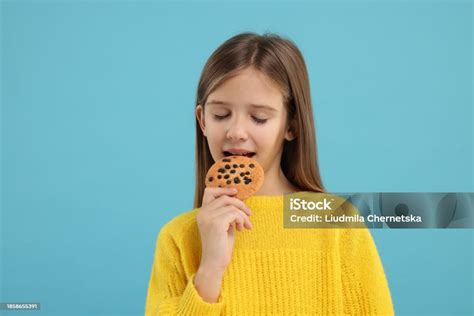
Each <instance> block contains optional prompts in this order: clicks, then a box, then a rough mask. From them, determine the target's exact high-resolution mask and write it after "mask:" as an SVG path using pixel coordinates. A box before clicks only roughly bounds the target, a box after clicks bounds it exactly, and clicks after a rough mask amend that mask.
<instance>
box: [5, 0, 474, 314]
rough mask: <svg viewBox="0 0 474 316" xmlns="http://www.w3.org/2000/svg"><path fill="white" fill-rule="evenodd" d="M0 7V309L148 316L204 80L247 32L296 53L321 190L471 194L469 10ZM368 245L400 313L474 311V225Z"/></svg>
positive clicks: (186, 202) (396, 5)
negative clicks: (161, 241)
mask: <svg viewBox="0 0 474 316" xmlns="http://www.w3.org/2000/svg"><path fill="white" fill-rule="evenodd" d="M1 10H2V12H1V23H2V24H1V26H2V43H1V44H2V48H1V53H2V63H1V74H2V78H1V79H2V85H1V88H2V91H1V92H2V98H1V101H2V113H1V114H2V129H1V133H2V146H1V151H2V152H1V158H2V165H1V167H2V174H1V179H2V182H1V186H2V190H1V193H2V204H1V206H2V210H1V238H2V240H1V250H2V252H1V270H0V271H1V277H2V279H1V291H2V293H1V294H2V295H1V298H0V301H1V302H39V303H41V304H42V309H41V311H40V312H29V314H28V315H30V314H31V313H34V314H35V315H37V314H38V315H52V314H54V313H57V314H58V315H67V314H73V313H77V314H82V315H105V314H110V315H141V314H143V310H144V305H145V297H146V290H147V286H148V280H149V276H150V271H151V265H152V261H153V254H154V248H155V242H156V237H157V234H158V231H159V229H160V227H161V226H162V225H163V224H164V223H165V222H167V221H168V220H170V219H171V218H173V217H174V216H176V215H177V214H179V213H182V212H184V211H187V210H189V209H190V208H191V207H192V199H193V188H194V179H193V176H194V116H193V115H194V114H193V106H194V104H193V103H194V98H195V91H196V86H197V81H198V77H199V74H200V72H201V70H202V67H203V65H204V63H205V61H206V59H207V58H208V56H209V55H210V54H211V53H212V51H213V50H214V49H215V48H216V47H217V46H218V45H219V44H221V43H222V42H223V41H224V40H225V39H227V38H229V37H230V36H232V35H234V34H236V33H238V32H241V31H249V30H250V31H257V32H263V31H272V32H276V33H280V34H282V35H284V36H288V37H290V38H291V39H292V40H294V41H295V42H296V43H297V45H298V46H299V47H300V49H301V50H302V52H303V54H304V56H305V58H306V62H307V66H308V70H309V74H310V79H311V88H312V96H313V101H314V102H313V103H314V110H315V121H316V128H317V140H318V151H319V159H320V166H321V172H322V175H323V180H324V182H325V185H326V187H327V189H328V190H329V191H332V192H358V191H359V192H371V191H375V192H379V191H393V192H416V191H423V192H435V191H438V192H442V191H474V187H473V177H474V175H473V131H472V123H473V113H472V106H473V103H472V70H473V68H472V43H473V38H472V15H473V8H472V2H470V1H466V2H459V1H446V2H439V1H438V2H434V1H422V2H420V1H416V2H413V1H411V2H384V3H381V4H380V3H379V4H377V3H375V2H333V3H330V2H318V3H312V4H310V3H298V4H285V3H275V2H272V3H269V2H265V3H260V4H250V3H217V2H215V3H207V4H204V3H191V2H181V3H175V4H173V3H151V2H141V3H132V2H112V1H111V2H106V1H100V2H95V3H94V2H92V1H90V2H85V1H83V2H79V1H77V2H72V3H71V2H69V3H68V2H61V1H56V2H39V3H38V2H33V1H31V2H25V1H23V2H17V1H3V2H2V5H1ZM373 236H374V239H375V241H376V243H377V246H378V249H379V252H380V256H381V258H382V261H383V263H384V267H385V272H386V274H387V277H388V280H389V284H390V288H391V291H392V296H393V300H394V304H395V310H396V312H397V314H398V315H409V314H418V315H420V314H426V315H435V314H438V315H448V314H449V315H456V314H457V315H467V314H473V313H474V306H473V303H472V297H473V295H474V290H473V286H474V285H473V284H474V277H473V254H472V253H473V251H472V250H473V245H474V234H473V230H458V231H456V230H444V231H443V230H411V231H408V230H399V231H397V230H378V231H373ZM13 313H15V315H17V314H18V315H20V314H23V313H21V312H11V314H13Z"/></svg>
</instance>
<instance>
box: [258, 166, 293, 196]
mask: <svg viewBox="0 0 474 316" xmlns="http://www.w3.org/2000/svg"><path fill="white" fill-rule="evenodd" d="M298 191H300V190H299V189H298V188H297V187H295V186H294V185H293V184H292V183H291V182H290V181H288V179H287V178H286V177H285V174H284V173H283V171H282V170H281V168H279V169H278V171H277V172H271V173H265V181H264V182H263V185H262V187H261V188H260V190H258V192H257V193H256V195H283V194H285V193H292V192H298Z"/></svg>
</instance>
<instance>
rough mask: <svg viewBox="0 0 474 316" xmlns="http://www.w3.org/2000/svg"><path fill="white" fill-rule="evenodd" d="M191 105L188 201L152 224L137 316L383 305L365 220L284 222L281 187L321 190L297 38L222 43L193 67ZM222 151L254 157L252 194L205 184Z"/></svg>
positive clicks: (359, 310)
mask: <svg viewBox="0 0 474 316" xmlns="http://www.w3.org/2000/svg"><path fill="white" fill-rule="evenodd" d="M195 113H196V136H197V137H196V163H197V166H196V192H195V199H194V207H195V208H194V209H193V210H191V211H189V212H186V213H184V214H181V215H179V216H177V217H176V218H174V219H173V220H171V221H170V222H168V223H167V224H165V225H164V226H163V227H162V228H161V230H160V233H159V235H158V239H157V245H156V252H155V259H154V263H153V267H152V272H151V277H150V282H149V287H148V294H147V300H146V308H145V309H146V310H145V314H146V315H176V314H179V315H270V314H273V315H275V314H276V315H290V314H307V315H313V314H332V315H342V314H351V315H353V314H358V315H361V314H363V315H368V314H373V315H375V314H378V315H391V314H393V307H392V300H391V296H390V291H389V288H388V284H387V281H386V278H385V273H384V270H383V267H382V265H381V261H380V258H379V256H378V253H377V249H376V247H375V244H374V242H373V240H372V238H371V235H370V233H369V231H368V230H367V229H284V228H283V214H282V213H283V195H284V194H288V193H294V192H300V191H308V192H324V187H323V184H322V181H321V176H320V173H319V168H318V163H317V154H316V140H315V129H314V123H313V112H312V108H311V98H310V88H309V80H308V74H307V70H306V65H305V62H304V60H303V56H302V55H301V53H300V51H299V50H298V48H297V47H296V46H295V44H293V43H292V42H291V41H289V40H287V39H284V38H281V37H280V36H277V35H273V34H264V35H258V34H254V33H243V34H239V35H237V36H234V37H232V38H230V39H229V40H227V41H226V42H224V43H223V44H222V45H221V46H220V47H219V48H218V49H217V50H216V51H215V52H214V53H213V54H212V55H211V57H210V58H209V60H208V61H207V63H206V65H205V67H204V69H203V72H202V74H201V78H200V80H199V86H198V90H197V98H196V106H195ZM226 155H246V156H251V157H252V158H253V159H255V160H257V161H258V162H259V163H260V164H261V165H262V167H263V169H264V171H265V181H264V184H263V185H262V187H261V189H260V190H259V191H258V192H257V193H256V195H254V196H252V197H250V198H248V199H247V200H245V201H240V200H238V199H237V198H235V197H233V196H234V195H235V194H236V192H235V191H233V190H232V189H228V188H204V179H205V175H206V172H207V170H208V169H209V168H210V166H211V165H212V164H213V163H214V161H216V160H218V159H220V158H222V157H224V156H226Z"/></svg>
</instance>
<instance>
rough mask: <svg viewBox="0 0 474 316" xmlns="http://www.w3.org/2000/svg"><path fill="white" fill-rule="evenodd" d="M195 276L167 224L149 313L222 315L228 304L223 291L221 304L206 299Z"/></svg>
mask: <svg viewBox="0 0 474 316" xmlns="http://www.w3.org/2000/svg"><path fill="white" fill-rule="evenodd" d="M194 276H195V273H193V274H191V275H190V276H189V277H187V276H186V274H185V272H184V268H183V264H182V261H181V259H180V249H179V248H178V246H177V243H176V242H175V240H174V239H173V238H172V236H171V234H170V233H169V232H168V230H167V229H166V225H165V226H164V227H163V228H162V229H161V231H160V233H159V235H158V238H157V242H156V250H155V257H154V261H153V266H152V271H151V276H150V280H149V283H148V292H147V298H146V306H145V316H158V315H220V314H221V312H222V309H223V307H224V295H223V293H222V292H221V295H220V297H219V300H218V302H217V303H208V302H206V301H204V300H203V299H202V298H201V296H200V295H199V293H198V292H197V290H196V288H195V286H194Z"/></svg>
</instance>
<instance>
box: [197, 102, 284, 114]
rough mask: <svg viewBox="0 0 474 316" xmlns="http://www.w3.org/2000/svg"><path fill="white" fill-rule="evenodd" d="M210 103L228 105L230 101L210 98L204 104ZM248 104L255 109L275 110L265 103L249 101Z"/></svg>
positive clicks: (230, 104)
mask: <svg viewBox="0 0 474 316" xmlns="http://www.w3.org/2000/svg"><path fill="white" fill-rule="evenodd" d="M211 104H214V105H229V106H232V103H230V102H226V101H219V100H211V101H208V102H206V105H211ZM248 106H250V107H253V108H257V109H266V110H270V111H275V112H277V110H276V109H275V108H273V107H271V106H269V105H266V104H254V103H250V104H248Z"/></svg>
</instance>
